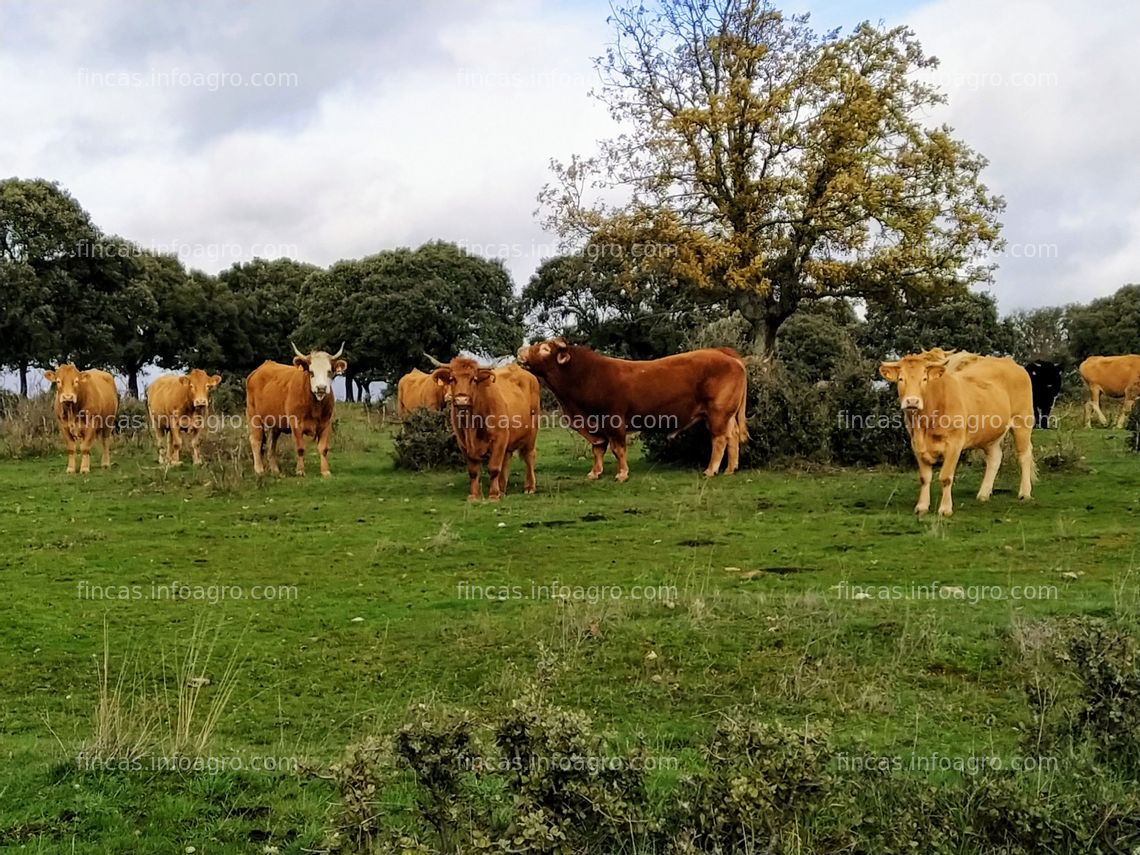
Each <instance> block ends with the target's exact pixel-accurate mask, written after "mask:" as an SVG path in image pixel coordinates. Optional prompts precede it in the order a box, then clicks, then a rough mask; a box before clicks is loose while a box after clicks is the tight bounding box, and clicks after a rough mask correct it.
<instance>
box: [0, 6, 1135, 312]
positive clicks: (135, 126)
mask: <svg viewBox="0 0 1140 855" xmlns="http://www.w3.org/2000/svg"><path fill="white" fill-rule="evenodd" d="M783 8H785V9H789V10H795V11H810V12H811V13H812V15H813V20H814V22H815V23H816V24H817V26H818V28H819V29H829V28H832V27H837V26H838V27H843V28H844V29H848V28H850V27H851V26H853V25H855V24H856V23H858V22H859V21H861V20H865V19H870V20H872V21H878V20H880V19H881V20H883V21H885V22H886V23H888V24H895V23H907V24H909V25H910V26H912V27H913V28H914V29H915V31H916V32H917V34H918V36H919V38H920V40H921V41H922V43H923V45H924V46H925V48H926V49H927V50H928V52H930V53H933V54H934V55H936V56H938V57H939V58H940V59H941V60H942V67H941V69H940V70H939V72H938V78H939V80H940V81H941V82H942V84H943V86H944V88H945V90H946V93H947V94H948V96H949V99H950V102H949V105H948V107H947V108H946V109H945V110H944V111H942V112H941V113H940V114H938V115H936V116H932V117H931V120H932V121H935V120H937V121H943V120H945V121H948V122H949V123H950V124H952V125H953V126H954V127H955V128H956V130H957V133H958V135H959V136H960V137H962V138H964V139H965V140H966V141H967V142H968V143H969V144H971V145H972V146H973V147H974V148H976V149H977V150H979V151H981V152H982V153H983V154H984V155H986V156H987V157H988V158H989V159H990V161H991V165H990V167H989V169H988V171H987V173H986V181H987V183H988V184H989V185H990V187H991V188H993V189H994V190H996V191H997V192H999V193H1001V194H1003V195H1004V196H1005V197H1006V200H1007V202H1008V209H1007V211H1006V213H1005V216H1004V222H1005V231H1004V235H1005V237H1006V239H1007V240H1008V242H1009V248H1008V249H1007V250H1006V253H1005V256H1004V257H1003V258H1002V259H1000V262H1001V268H1000V269H999V271H998V273H997V276H996V282H995V285H994V287H993V289H992V291H993V293H994V295H995V296H996V297H997V298H998V301H999V303H1000V305H1001V307H1002V309H1003V310H1005V311H1009V310H1013V309H1017V308H1024V307H1028V306H1034V305H1043V304H1055V303H1063V302H1070V301H1074V300H1087V299H1089V298H1092V297H1095V296H1100V295H1103V294H1108V293H1111V292H1112V291H1114V290H1115V289H1116V288H1118V287H1119V286H1120V285H1122V284H1124V283H1125V282H1128V281H1138V280H1140V275H1137V272H1136V267H1137V261H1138V260H1140V158H1137V157H1136V155H1135V149H1136V146H1137V139H1138V136H1140V107H1138V106H1137V98H1136V84H1135V79H1136V71H1135V67H1136V61H1135V57H1134V56H1133V54H1134V53H1135V48H1134V45H1135V41H1136V39H1135V33H1136V31H1137V29H1138V25H1140V4H1133V3H1131V2H1130V0H1098V2H1097V4H1096V7H1095V9H1096V11H1095V14H1094V13H1093V12H1092V11H1090V10H1089V7H1087V6H1084V5H1083V4H1077V3H1073V2H1069V0H996V2H995V0H938V2H925V3H923V2H918V3H909V2H900V0H867V2H849V0H796V2H792V3H787V4H784V6H783ZM607 13H608V4H607V3H606V2H604V0H603V2H597V0H577V2H571V0H562V2H555V0H502V2H494V1H493V0H491V1H490V2H489V1H488V0H472V2H468V0H451V2H431V0H429V2H421V3H408V2H403V0H398V2H392V0H340V2H328V3H313V2H311V0H271V1H270V0H252V2H234V0H225V2H221V0H177V2H158V3H152V2H148V0H136V1H135V2H132V0H84V2H56V3H40V2H33V1H32V0H28V2H24V0H0V91H2V92H3V93H4V108H3V111H2V115H3V116H4V118H5V122H4V131H3V133H0V175H4V176H7V175H16V176H19V177H24V178H31V177H44V178H49V179H52V180H57V181H59V182H60V183H61V184H62V185H63V186H64V187H66V188H67V189H69V190H70V191H71V192H72V193H73V194H74V195H75V196H76V197H77V198H78V199H79V201H80V203H81V204H83V206H84V207H85V208H87V210H88V211H89V212H90V213H91V214H92V216H93V217H94V219H95V221H96V223H98V225H99V226H100V227H101V228H103V229H104V230H105V231H108V232H112V233H117V234H121V235H123V236H125V237H127V238H130V239H131V240H134V241H136V242H138V243H140V244H142V245H144V246H148V247H154V248H157V249H161V250H165V251H174V252H178V253H179V254H180V255H181V256H182V257H183V260H184V261H185V262H186V263H187V264H188V265H189V266H192V267H198V268H201V269H204V270H208V271H216V270H219V269H221V268H224V267H227V266H229V265H230V264H232V263H233V262H234V261H239V260H245V259H248V258H250V257H252V256H254V255H261V256H264V257H274V256H278V255H289V256H293V257H295V258H299V259H303V260H306V261H310V262H314V263H316V264H321V265H326V264H329V263H331V262H333V261H336V260H337V259H339V258H346V257H355V256H361V255H366V254H369V253H373V252H376V251H378V250H381V249H386V248H391V247H396V246H417V245H419V244H420V243H422V242H424V241H427V240H431V239H435V238H440V239H445V240H451V241H455V242H457V243H459V244H460V245H462V246H465V247H467V248H468V249H469V250H471V251H474V252H478V253H481V254H484V255H497V256H501V257H505V259H506V261H507V264H508V267H509V269H510V271H511V273H512V275H513V277H514V280H515V283H516V287H521V286H522V285H523V284H525V282H526V281H527V279H528V278H529V276H530V274H531V273H532V272H533V270H534V269H535V267H536V266H537V265H538V264H539V263H540V262H541V261H542V259H543V258H544V257H548V256H550V255H552V254H554V253H555V251H556V248H555V246H554V244H553V238H552V236H550V235H546V234H544V233H543V232H542V230H541V229H540V228H539V227H538V224H537V222H536V220H535V217H534V209H535V206H536V202H535V195H536V193H537V192H538V190H539V188H540V187H541V186H542V184H543V183H544V182H545V181H546V180H547V177H548V171H547V163H548V161H549V159H550V158H551V157H557V158H561V159H564V158H567V157H568V156H569V155H570V154H571V153H575V152H578V153H589V152H591V151H592V150H593V148H594V146H593V143H594V141H595V140H596V139H598V138H601V137H605V136H609V135H611V134H612V132H613V130H614V129H613V126H612V125H611V124H610V122H609V119H608V116H607V115H606V113H605V111H604V110H603V109H602V108H601V107H600V106H599V105H598V104H597V103H596V102H594V101H592V100H591V99H590V98H589V97H588V95H587V91H588V90H589V89H590V87H591V86H592V85H593V84H594V83H595V81H596V78H595V75H594V72H593V70H592V66H591V63H590V58H591V57H593V56H596V55H597V54H598V53H599V52H600V51H601V50H602V49H603V47H604V45H605V43H606V41H607V39H608V38H609V28H608V26H607V24H606V15H607Z"/></svg>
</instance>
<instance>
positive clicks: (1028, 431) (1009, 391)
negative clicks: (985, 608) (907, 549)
mask: <svg viewBox="0 0 1140 855" xmlns="http://www.w3.org/2000/svg"><path fill="white" fill-rule="evenodd" d="M947 361H948V360H941V361H932V360H931V358H930V357H929V356H928V355H927V354H914V355H911V356H905V357H903V358H902V359H900V360H898V361H897V362H884V363H883V364H882V365H880V366H879V373H880V374H882V375H883V377H885V378H886V379H887V380H889V381H890V382H892V383H896V384H897V385H898V395H899V406H900V407H901V408H902V410H903V413H904V414H905V421H906V429H907V433H908V434H909V435H910V444H911V448H912V450H913V451H914V458H915V460H916V461H917V463H918V473H919V485H920V486H919V493H918V504H916V505H915V507H914V511H915V513H917V514H924V513H926V512H927V511H928V510H929V509H930V482H931V477H932V474H933V466H934V464H935V463H937V462H938V461H939V460H941V461H942V469H941V471H940V472H939V480H940V481H941V483H942V500H941V502H940V503H939V506H938V513H939V515H941V516H947V517H948V516H950V515H951V514H952V513H954V500H953V496H952V487H953V484H954V472H955V470H956V469H957V467H958V459H959V457H960V456H961V454H962V452H963V451H965V450H966V449H969V448H982V449H985V452H986V472H985V475H984V476H983V477H982V485H981V487H980V488H979V490H978V500H979V501H982V502H985V501H987V500H988V499H989V498H990V494H991V493H992V492H993V487H994V479H995V478H996V477H997V472H998V467H999V466H1001V457H1002V451H1001V443H1002V440H1003V439H1004V438H1005V435H1006V434H1007V433H1008V432H1009V431H1011V430H1012V431H1013V439H1014V444H1015V445H1016V447H1017V456H1018V461H1019V463H1020V464H1021V486H1020V488H1019V489H1018V493H1017V495H1018V497H1019V498H1022V499H1028V498H1030V497H1031V493H1032V489H1033V479H1034V477H1035V468H1034V463H1033V443H1032V435H1033V388H1032V385H1031V384H1030V381H1029V375H1028V374H1027V373H1026V372H1025V369H1024V368H1022V367H1021V366H1020V365H1018V364H1017V363H1016V362H1014V361H1013V360H1012V359H1006V358H997V357H991V356H978V357H976V358H974V359H965V358H964V357H961V358H959V359H958V360H956V364H957V370H955V371H947Z"/></svg>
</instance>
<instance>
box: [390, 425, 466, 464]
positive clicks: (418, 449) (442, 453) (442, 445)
mask: <svg viewBox="0 0 1140 855" xmlns="http://www.w3.org/2000/svg"><path fill="white" fill-rule="evenodd" d="M394 446H395V447H394V448H393V450H392V459H393V460H394V461H395V463H396V468H397V469H411V470H413V471H417V472H418V471H420V470H423V469H447V468H453V467H455V468H457V467H459V466H462V465H463V462H464V460H463V455H462V454H460V453H459V446H458V445H457V444H456V442H455V434H454V432H453V431H452V429H451V417H450V416H449V415H448V413H447V411H446V410H445V411H443V412H435V411H434V410H415V411H414V412H411V413H408V415H407V416H405V417H404V424H403V426H402V427H401V428H400V432H399V433H398V434H397V435H396V438H395V440H394Z"/></svg>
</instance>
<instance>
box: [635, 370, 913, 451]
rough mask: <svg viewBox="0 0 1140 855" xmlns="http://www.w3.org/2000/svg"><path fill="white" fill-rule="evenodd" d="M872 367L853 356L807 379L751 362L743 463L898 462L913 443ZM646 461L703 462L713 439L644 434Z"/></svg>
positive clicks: (697, 430)
mask: <svg viewBox="0 0 1140 855" xmlns="http://www.w3.org/2000/svg"><path fill="white" fill-rule="evenodd" d="M873 377H874V373H873V366H871V364H870V363H866V362H862V361H857V360H856V361H852V362H850V363H849V364H848V366H847V367H846V368H844V369H843V370H842V371H841V372H840V373H839V375H838V376H837V377H836V378H835V379H833V380H832V381H830V382H828V383H826V384H812V383H808V382H806V381H804V380H803V379H801V378H799V377H797V376H796V375H794V374H793V373H792V372H790V371H789V370H788V369H787V368H786V367H785V366H784V365H782V364H781V363H779V362H770V363H764V364H750V365H749V367H748V403H747V413H748V432H749V437H750V438H749V441H748V442H747V443H746V444H744V445H742V446H741V449H740V463H741V466H743V467H745V468H757V467H762V466H771V465H779V464H787V463H790V462H792V461H805V462H809V463H819V464H827V463H834V464H841V465H848V466H850V465H877V464H902V463H907V462H909V461H910V460H911V450H910V440H909V439H908V437H907V434H906V428H905V427H904V426H903V423H902V419H901V418H900V417H899V409H898V401H897V398H896V397H895V394H894V391H893V390H892V389H890V388H886V389H877V388H876V387H875V384H874V382H873ZM642 440H643V442H644V443H645V449H646V455H647V456H648V457H649V459H650V460H653V461H656V462H659V463H668V464H675V465H681V466H693V467H696V466H700V467H703V466H705V465H707V464H708V459H709V450H710V447H711V443H712V440H711V437H710V435H709V432H708V429H707V428H706V427H705V426H704V425H703V424H701V425H696V426H694V427H693V428H691V429H690V430H688V431H685V432H684V433H682V434H681V435H680V436H678V437H676V438H674V439H669V438H668V436H667V434H664V433H646V434H644V435H643V437H642Z"/></svg>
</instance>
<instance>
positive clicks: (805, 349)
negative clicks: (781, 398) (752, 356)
mask: <svg viewBox="0 0 1140 855" xmlns="http://www.w3.org/2000/svg"><path fill="white" fill-rule="evenodd" d="M857 322H858V319H857V318H856V317H855V313H854V311H852V309H851V306H850V305H848V304H847V303H846V302H845V301H841V300H828V301H825V302H820V303H817V304H814V305H813V307H812V310H807V311H800V312H797V313H796V314H795V315H793V316H792V317H791V318H789V319H788V321H787V323H786V324H785V325H784V328H783V330H782V331H781V333H780V344H779V347H778V348H777V354H778V355H779V357H780V361H781V362H782V363H784V364H785V365H786V366H787V367H788V370H789V371H791V372H792V373H793V374H795V375H796V376H797V377H800V378H802V379H803V380H805V381H807V382H808V383H816V382H819V381H821V380H832V379H834V378H836V377H838V376H839V375H840V374H841V373H842V371H843V369H844V368H847V367H849V366H851V365H853V364H856V363H858V361H859V348H858V347H857V346H856V344H855V332H856V329H857V327H856V324H857Z"/></svg>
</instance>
